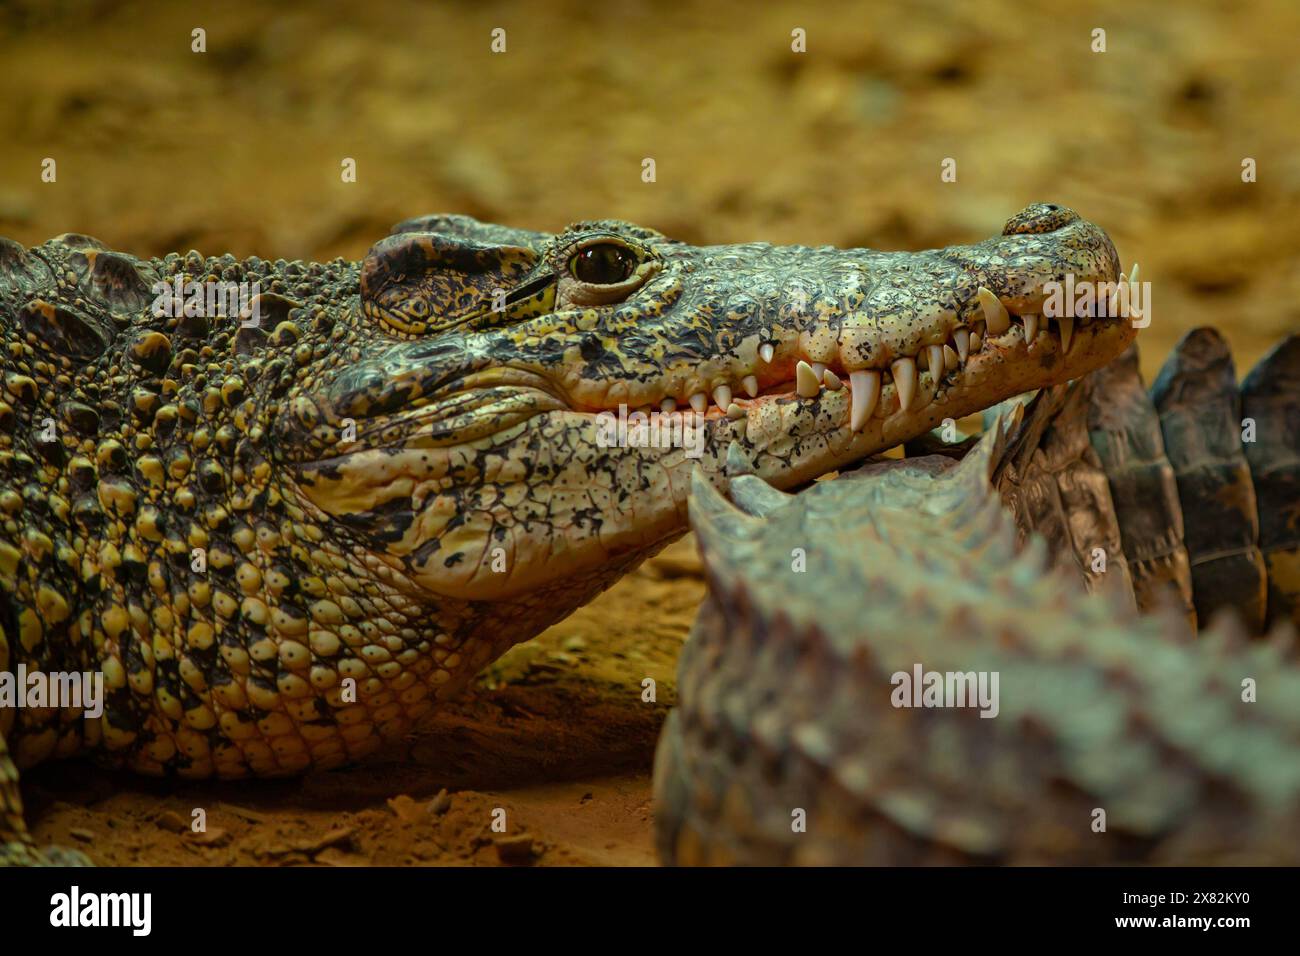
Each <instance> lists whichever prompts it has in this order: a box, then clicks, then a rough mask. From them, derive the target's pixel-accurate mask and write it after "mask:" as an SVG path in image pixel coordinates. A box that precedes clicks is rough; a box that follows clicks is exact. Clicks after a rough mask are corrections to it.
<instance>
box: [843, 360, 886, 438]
mask: <svg viewBox="0 0 1300 956" xmlns="http://www.w3.org/2000/svg"><path fill="white" fill-rule="evenodd" d="M849 385H850V386H851V387H852V388H853V408H852V411H851V412H850V414H849V427H850V428H852V429H853V430H854V431H855V432H857V431H861V430H862V426H863V425H865V424H866V423H867V419H868V418H870V417H871V413H872V412H874V411H875V410H876V403H877V402H879V401H880V373H879V372H877V371H876V370H875V369H863V370H862V371H860V372H850V373H849Z"/></svg>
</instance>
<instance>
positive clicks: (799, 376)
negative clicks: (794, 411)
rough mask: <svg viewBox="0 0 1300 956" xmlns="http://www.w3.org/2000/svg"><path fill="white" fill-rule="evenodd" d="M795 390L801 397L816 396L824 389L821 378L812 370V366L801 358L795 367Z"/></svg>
mask: <svg viewBox="0 0 1300 956" xmlns="http://www.w3.org/2000/svg"><path fill="white" fill-rule="evenodd" d="M794 384H795V388H794V390H795V391H796V392H798V393H799V397H800V398H816V397H817V395H818V393H819V392H821V390H822V383H821V379H820V378H818V376H817V373H815V372H814V371H813V370H812V366H811V365H809V364H808V363H807V362H805V361H803V360H800V362H799V364H798V365H796V366H795V369H794Z"/></svg>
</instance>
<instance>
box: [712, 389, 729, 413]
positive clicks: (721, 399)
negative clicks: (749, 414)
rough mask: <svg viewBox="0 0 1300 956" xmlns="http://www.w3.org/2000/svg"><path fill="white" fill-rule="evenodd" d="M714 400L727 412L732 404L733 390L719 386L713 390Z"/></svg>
mask: <svg viewBox="0 0 1300 956" xmlns="http://www.w3.org/2000/svg"><path fill="white" fill-rule="evenodd" d="M713 400H714V401H715V402H717V403H718V407H719V408H721V409H723V410H724V411H725V410H726V408H727V406H728V405H730V404H731V388H730V387H728V386H726V385H719V386H718V387H717V388H715V389H714V390H713Z"/></svg>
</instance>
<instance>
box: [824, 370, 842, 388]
mask: <svg viewBox="0 0 1300 956" xmlns="http://www.w3.org/2000/svg"><path fill="white" fill-rule="evenodd" d="M822 381H823V382H825V383H826V387H827V388H829V389H830V390H831V391H832V392H838V391H839V390H840V389H841V388H843V387H844V383H843V382H841V381H840V377H839V376H838V375H836V374H835V373H834V372H832V371H831V370H830V369H827V370H826V373H825V374H824V375H823V376H822Z"/></svg>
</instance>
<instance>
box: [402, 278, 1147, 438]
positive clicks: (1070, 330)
mask: <svg viewBox="0 0 1300 956" xmlns="http://www.w3.org/2000/svg"><path fill="white" fill-rule="evenodd" d="M1085 282H1086V283H1091V284H1093V285H1094V286H1097V287H1100V288H1102V289H1107V288H1110V289H1116V288H1119V287H1122V286H1124V285H1126V284H1127V277H1126V276H1123V275H1121V276H1120V277H1119V281H1118V282H1116V281H1115V280H1114V279H1108V278H1105V277H1098V278H1096V279H1092V280H1083V281H1081V282H1080V285H1081V286H1082V285H1083V284H1085ZM1048 299H1049V295H1048V293H1047V291H1046V290H1045V287H1043V286H1040V287H1039V288H1038V289H1036V290H1034V291H1032V292H1028V293H1019V294H1011V295H1005V296H997V295H994V294H993V293H992V292H991V291H989V290H988V289H987V288H984V287H979V288H978V291H977V292H976V294H975V296H973V297H972V298H971V299H970V300H969V301H968V302H967V303H965V304H964V305H963V306H962V307H961V308H960V309H954V310H952V311H950V312H946V313H937V314H936V315H935V316H933V317H931V322H930V324H931V326H932V328H931V329H929V330H928V332H927V334H926V335H923V336H919V337H918V341H916V342H913V343H911V344H913V345H914V346H915V348H914V350H913V351H908V350H907V349H906V347H904V348H903V349H900V350H898V351H890V350H888V349H878V350H876V352H875V354H874V356H873V357H874V359H875V361H874V364H863V362H862V361H861V357H862V356H861V352H860V351H858V352H854V351H853V349H852V347H851V346H852V345H853V344H856V343H852V342H850V343H849V345H850V347H845V344H844V343H843V342H838V343H835V344H833V345H832V346H830V347H829V348H827V347H822V348H821V349H817V348H815V347H814V348H808V347H806V345H807V344H809V343H805V342H804V338H805V337H804V336H801V337H800V338H799V339H792V340H790V341H787V342H784V343H783V342H780V341H768V342H754V343H747V344H748V345H749V346H750V347H748V348H746V347H745V346H744V345H742V346H741V348H740V349H739V350H738V351H739V353H740V356H741V359H740V362H739V367H738V368H733V369H731V370H730V371H731V374H729V375H728V374H721V375H719V374H715V375H713V376H712V377H711V381H709V382H708V383H707V385H705V386H704V387H700V386H701V384H702V383H701V379H702V378H704V377H708V376H701V375H698V374H696V373H694V371H693V370H691V369H689V368H688V369H684V370H683V371H681V372H680V373H679V374H675V375H674V374H672V373H671V372H670V373H668V374H664V375H659V376H653V377H646V378H644V379H640V380H617V379H615V380H600V379H596V378H590V379H581V380H579V381H577V382H568V383H563V382H560V381H557V380H556V379H555V378H554V377H551V376H541V375H538V374H536V373H534V372H531V371H527V370H524V369H509V368H502V369H493V370H489V373H484V376H483V377H482V378H480V377H478V376H471V377H469V378H467V379H466V380H465V382H464V387H465V388H466V389H467V390H473V389H476V388H483V387H489V386H491V385H492V384H494V383H498V384H504V383H505V382H506V381H511V380H512V384H514V385H517V386H518V387H520V388H521V389H524V390H536V393H537V397H536V398H535V400H534V401H532V402H531V403H529V404H531V407H532V408H533V410H534V413H541V412H544V411H552V410H560V409H565V410H568V411H572V412H577V413H584V414H590V415H600V414H603V413H632V412H639V413H640V414H641V415H643V416H647V417H649V416H653V415H655V414H656V413H658V414H659V415H674V414H684V413H686V414H693V415H694V416H696V417H697V419H702V420H704V421H706V422H720V421H724V420H731V421H739V420H745V419H747V418H750V417H751V416H752V415H753V414H754V412H755V410H758V409H761V408H763V407H764V406H765V405H767V404H770V403H783V402H792V401H797V400H800V399H813V398H818V397H819V396H821V395H822V393H823V392H831V393H835V392H843V395H845V396H848V397H849V402H848V412H847V413H846V416H845V421H844V424H846V425H847V426H848V427H849V428H850V430H851V431H853V432H859V431H862V430H863V429H864V428H866V427H867V425H868V423H869V422H870V420H871V419H873V418H875V419H888V418H890V417H892V416H896V415H899V414H906V413H909V412H914V411H919V410H921V409H922V408H923V407H924V406H925V405H926V404H928V403H929V402H931V401H934V400H936V399H938V400H942V399H943V397H944V396H945V393H946V392H948V391H949V390H957V391H960V390H962V389H968V388H971V387H973V386H975V385H976V384H984V385H987V386H989V389H990V390H993V391H1002V389H1000V388H998V386H997V383H994V382H991V381H987V380H988V379H989V378H990V377H991V376H992V375H993V374H996V372H997V370H998V369H1000V368H1001V367H1002V366H1004V365H1005V364H1007V363H1008V362H1027V363H1031V364H1034V365H1036V366H1038V367H1039V368H1040V369H1042V370H1044V371H1050V372H1051V373H1052V378H1053V380H1054V381H1065V380H1069V379H1073V378H1077V377H1079V376H1081V375H1084V374H1087V373H1088V372H1091V371H1092V370H1093V369H1095V368H1096V367H1098V366H1099V365H1100V364H1103V363H1104V362H1106V361H1109V360H1110V359H1111V358H1114V357H1115V356H1116V355H1118V354H1119V352H1120V351H1122V350H1123V348H1124V347H1125V346H1127V344H1128V342H1129V341H1131V340H1132V338H1133V336H1134V335H1135V334H1136V328H1137V322H1136V319H1137V316H1130V315H1125V314H1122V313H1124V312H1126V303H1127V298H1125V305H1121V304H1120V302H1119V300H1118V298H1117V297H1116V294H1115V293H1112V294H1111V295H1102V296H1100V297H1096V298H1094V299H1091V300H1090V301H1089V304H1086V305H1082V306H1080V307H1078V308H1075V309H1073V310H1072V314H1069V315H1064V314H1063V315H1055V314H1053V313H1054V311H1055V310H1054V309H1053V308H1050V307H1048V306H1049V303H1048ZM1131 320H1132V321H1131ZM746 357H748V359H749V360H748V361H746V360H745V359H746ZM1006 397H1009V396H1006ZM483 400H484V401H486V400H487V399H483ZM524 404H525V403H523V402H520V403H518V407H519V408H520V410H521V413H522V409H523V407H524ZM415 414H416V416H417V417H418V415H419V413H418V412H417V413H415ZM522 417H523V416H522V414H521V417H520V418H519V419H514V420H509V421H507V422H505V424H508V425H509V424H515V423H516V421H518V420H522Z"/></svg>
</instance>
